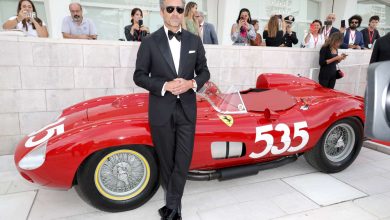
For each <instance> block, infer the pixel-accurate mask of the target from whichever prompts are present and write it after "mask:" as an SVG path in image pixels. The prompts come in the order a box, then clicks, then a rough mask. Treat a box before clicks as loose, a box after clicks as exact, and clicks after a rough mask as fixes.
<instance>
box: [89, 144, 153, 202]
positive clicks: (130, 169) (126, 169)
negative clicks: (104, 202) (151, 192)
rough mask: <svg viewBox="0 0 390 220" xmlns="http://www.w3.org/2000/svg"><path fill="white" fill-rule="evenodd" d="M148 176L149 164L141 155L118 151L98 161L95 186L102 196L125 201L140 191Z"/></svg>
mask: <svg viewBox="0 0 390 220" xmlns="http://www.w3.org/2000/svg"><path fill="white" fill-rule="evenodd" d="M149 176H150V169H149V164H148V162H147V161H146V159H145V158H144V157H143V156H142V155H141V154H139V153H137V152H135V151H131V150H120V151H115V152H112V153H110V154H108V155H107V156H105V157H104V158H103V159H102V160H101V161H100V163H99V164H98V166H97V168H96V172H95V184H96V187H97V188H98V190H99V192H100V193H101V194H102V195H103V196H105V197H107V198H110V199H114V200H126V199H129V198H132V197H134V196H136V195H137V194H138V193H139V192H140V191H142V189H143V188H144V187H145V186H146V184H147V182H148V181H149Z"/></svg>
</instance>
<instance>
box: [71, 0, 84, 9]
mask: <svg viewBox="0 0 390 220" xmlns="http://www.w3.org/2000/svg"><path fill="white" fill-rule="evenodd" d="M72 5H77V6H79V7H80V10H83V7H82V6H81V4H80V3H78V2H72V3H70V4H69V10H70V6H72Z"/></svg>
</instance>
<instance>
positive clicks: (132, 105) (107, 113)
mask: <svg viewBox="0 0 390 220" xmlns="http://www.w3.org/2000/svg"><path fill="white" fill-rule="evenodd" d="M147 111H148V94H146V93H141V94H129V95H123V96H117V97H116V99H115V100H114V101H112V102H103V103H101V104H99V105H95V106H92V107H89V108H88V109H87V118H88V121H100V120H105V119H110V120H115V119H119V120H123V119H146V120H147Z"/></svg>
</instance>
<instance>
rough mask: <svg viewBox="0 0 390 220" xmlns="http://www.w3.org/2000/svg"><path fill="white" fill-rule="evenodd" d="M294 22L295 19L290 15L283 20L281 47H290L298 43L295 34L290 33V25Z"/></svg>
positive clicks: (293, 32)
mask: <svg viewBox="0 0 390 220" xmlns="http://www.w3.org/2000/svg"><path fill="white" fill-rule="evenodd" d="M294 21H295V18H294V17H293V16H292V15H289V16H287V17H285V18H284V22H285V28H286V30H285V33H284V35H283V40H282V45H281V46H284V47H292V45H293V44H297V43H298V38H297V33H295V31H292V24H293V22H294Z"/></svg>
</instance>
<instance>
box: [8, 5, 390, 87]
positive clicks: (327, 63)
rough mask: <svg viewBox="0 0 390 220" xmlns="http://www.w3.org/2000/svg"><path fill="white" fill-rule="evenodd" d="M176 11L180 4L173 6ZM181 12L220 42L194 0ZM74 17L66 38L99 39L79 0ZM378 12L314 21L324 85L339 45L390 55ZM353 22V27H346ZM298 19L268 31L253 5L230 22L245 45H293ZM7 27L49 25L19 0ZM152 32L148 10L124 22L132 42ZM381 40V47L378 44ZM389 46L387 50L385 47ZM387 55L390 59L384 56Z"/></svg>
mask: <svg viewBox="0 0 390 220" xmlns="http://www.w3.org/2000/svg"><path fill="white" fill-rule="evenodd" d="M169 10H171V11H168V13H172V12H173V11H174V10H175V8H169ZM176 10H180V11H177V12H178V13H180V14H182V13H183V15H184V19H183V20H182V23H181V28H183V29H184V30H187V31H189V32H191V33H192V34H194V35H196V36H199V37H200V39H201V40H202V43H203V44H218V37H217V34H216V31H215V27H214V25H213V24H211V23H208V22H206V21H205V16H204V13H203V12H201V11H198V6H197V4H196V3H195V2H188V3H187V4H186V5H185V7H184V8H176ZM69 12H70V16H66V17H65V18H64V19H63V22H62V29H61V30H62V35H63V38H71V39H89V40H96V39H97V38H98V34H97V30H96V26H95V24H94V22H93V21H92V20H91V19H88V18H85V17H83V8H82V6H81V4H79V3H76V2H74V3H71V4H69ZM379 19H380V18H379V16H376V15H374V16H372V17H371V18H370V19H369V22H368V27H367V28H364V29H362V30H361V31H359V30H358V28H359V27H360V25H361V24H362V21H363V19H362V17H361V16H360V15H353V16H351V17H350V18H349V19H348V20H341V22H340V29H338V28H336V27H335V24H336V15H335V14H334V13H331V14H329V15H328V16H327V17H326V19H325V21H324V23H322V22H321V20H319V19H316V20H313V22H311V24H310V27H309V30H308V32H307V34H306V36H305V37H304V38H303V39H302V41H301V42H300V46H301V47H304V48H319V49H320V60H319V64H320V68H321V69H320V75H319V82H320V84H321V85H323V86H325V87H329V88H334V85H335V81H336V78H337V77H338V76H337V73H338V72H339V71H340V69H339V68H338V63H339V62H341V61H342V60H344V59H346V57H347V54H341V55H338V49H339V48H340V49H373V55H372V58H371V62H375V61H381V60H383V59H387V58H386V56H388V53H389V52H388V51H390V50H388V47H389V46H388V43H387V41H384V40H380V39H381V38H380V34H379V32H378V30H377V26H378V23H379ZM346 21H347V22H348V23H347V24H348V27H347V26H346ZM294 22H295V18H294V16H292V15H288V16H285V17H284V18H283V16H282V15H272V16H271V17H270V19H269V20H268V23H267V24H266V25H265V27H264V31H263V34H262V35H261V34H260V33H258V32H259V30H260V25H259V21H258V20H256V19H252V17H251V13H250V10H249V9H247V8H242V9H241V10H240V11H239V13H238V17H237V19H236V21H235V23H233V25H232V27H231V40H232V43H233V45H240V46H267V47H292V46H293V45H297V44H298V43H299V40H298V37H297V33H296V32H295V31H293V23H294ZM3 29H18V30H21V31H23V32H24V33H25V34H26V36H31V37H48V36H49V34H48V30H47V26H46V24H45V22H44V21H42V19H40V18H39V16H38V12H37V10H36V8H35V6H34V3H33V2H32V1H31V0H20V1H19V3H18V6H17V10H16V15H15V16H12V17H10V18H9V19H8V20H7V21H6V22H5V23H4V24H3ZM149 34H150V30H149V28H148V27H147V26H146V25H145V24H144V23H143V12H142V10H141V9H140V8H134V9H133V10H132V11H131V14H130V24H129V25H127V26H126V27H124V35H125V37H126V40H127V41H140V42H141V41H142V40H143V39H144V38H145V37H146V36H148V35H149ZM377 40H378V44H379V43H380V44H381V45H382V46H381V47H380V48H379V46H377V47H374V45H375V42H376V41H377ZM384 48H385V49H384ZM384 56H385V58H384Z"/></svg>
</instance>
